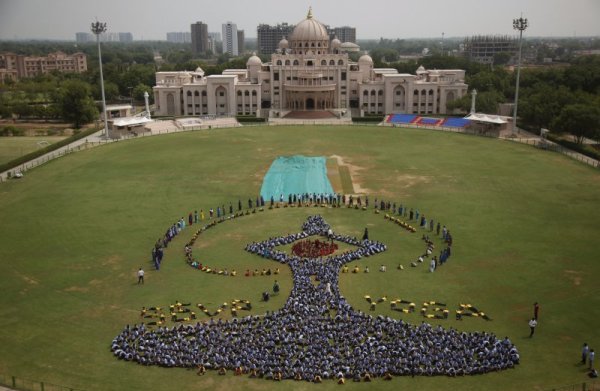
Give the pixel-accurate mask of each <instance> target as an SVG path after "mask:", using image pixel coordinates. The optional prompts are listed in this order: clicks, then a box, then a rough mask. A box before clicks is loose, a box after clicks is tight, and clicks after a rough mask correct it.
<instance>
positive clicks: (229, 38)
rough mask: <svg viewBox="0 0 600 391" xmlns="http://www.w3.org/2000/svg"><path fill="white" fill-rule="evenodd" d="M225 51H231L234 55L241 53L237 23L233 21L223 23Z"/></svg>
mask: <svg viewBox="0 0 600 391" xmlns="http://www.w3.org/2000/svg"><path fill="white" fill-rule="evenodd" d="M223 53H229V54H230V55H232V56H237V55H238V54H239V52H238V40H237V25H236V24H235V23H233V22H227V23H223Z"/></svg>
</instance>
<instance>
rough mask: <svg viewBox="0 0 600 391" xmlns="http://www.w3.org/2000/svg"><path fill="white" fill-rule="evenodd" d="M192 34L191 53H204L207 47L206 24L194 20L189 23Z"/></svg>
mask: <svg viewBox="0 0 600 391" xmlns="http://www.w3.org/2000/svg"><path fill="white" fill-rule="evenodd" d="M191 35H192V53H194V54H196V55H198V54H205V53H206V51H207V50H209V47H208V25H207V24H206V23H202V22H196V23H193V24H192V25H191Z"/></svg>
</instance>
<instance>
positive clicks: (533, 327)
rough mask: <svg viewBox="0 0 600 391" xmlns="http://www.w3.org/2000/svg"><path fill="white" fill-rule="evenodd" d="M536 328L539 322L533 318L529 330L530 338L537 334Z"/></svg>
mask: <svg viewBox="0 0 600 391" xmlns="http://www.w3.org/2000/svg"><path fill="white" fill-rule="evenodd" d="M536 326H537V320H535V318H531V320H530V321H529V328H530V329H531V333H530V334H529V338H531V337H533V333H534V332H535V328H536Z"/></svg>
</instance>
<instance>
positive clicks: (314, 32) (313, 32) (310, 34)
mask: <svg viewBox="0 0 600 391" xmlns="http://www.w3.org/2000/svg"><path fill="white" fill-rule="evenodd" d="M290 42H291V47H292V50H293V52H294V53H296V54H309V52H311V53H312V54H325V53H327V52H328V48H329V34H328V33H327V28H326V27H325V26H324V25H323V23H321V22H319V21H318V20H316V19H315V18H313V14H312V8H310V9H309V10H308V15H306V19H304V20H303V21H301V22H300V23H298V24H297V25H296V27H295V28H294V31H293V32H292V35H291V37H290Z"/></svg>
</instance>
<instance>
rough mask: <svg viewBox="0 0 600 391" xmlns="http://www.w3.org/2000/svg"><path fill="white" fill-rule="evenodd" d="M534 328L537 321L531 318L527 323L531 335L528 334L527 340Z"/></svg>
mask: <svg viewBox="0 0 600 391" xmlns="http://www.w3.org/2000/svg"><path fill="white" fill-rule="evenodd" d="M536 327H537V320H535V318H531V320H530V321H529V328H530V329H531V333H529V338H531V337H533V333H534V332H535V328H536ZM592 351H593V350H592Z"/></svg>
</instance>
